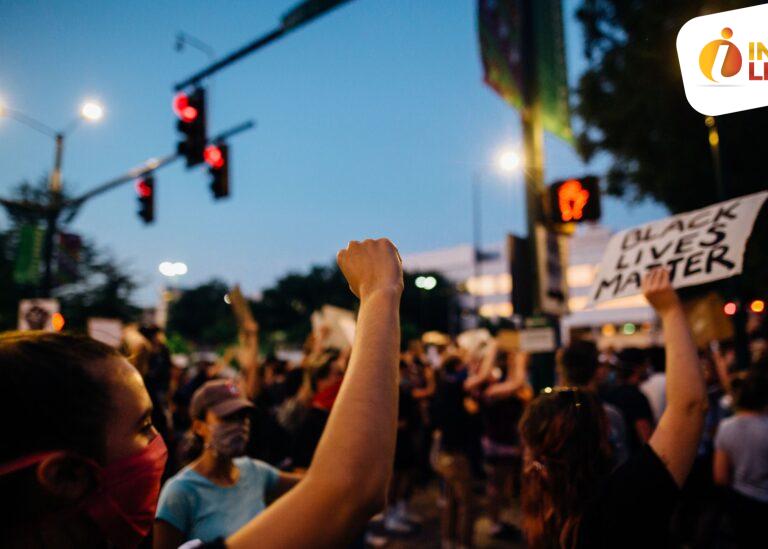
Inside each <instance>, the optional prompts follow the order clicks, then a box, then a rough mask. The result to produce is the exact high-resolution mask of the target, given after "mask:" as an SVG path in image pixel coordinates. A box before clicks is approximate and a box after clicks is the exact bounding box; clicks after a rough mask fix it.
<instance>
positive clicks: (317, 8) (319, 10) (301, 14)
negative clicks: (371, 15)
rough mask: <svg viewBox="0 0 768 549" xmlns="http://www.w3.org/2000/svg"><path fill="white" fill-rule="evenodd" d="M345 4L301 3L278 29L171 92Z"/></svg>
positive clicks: (334, 0) (325, 1)
mask: <svg viewBox="0 0 768 549" xmlns="http://www.w3.org/2000/svg"><path fill="white" fill-rule="evenodd" d="M346 2H349V0H306V1H305V2H302V3H301V4H299V5H298V6H296V7H295V8H293V9H292V10H290V11H289V12H288V13H286V14H285V15H284V16H283V17H282V21H281V23H280V26H279V27H277V28H276V29H274V30H273V31H270V32H268V33H267V34H265V35H263V36H260V37H259V38H257V39H255V40H253V41H252V42H249V43H248V44H246V45H245V46H243V47H242V48H240V49H238V50H235V51H233V52H232V53H230V54H229V55H227V56H226V57H224V58H222V59H220V60H219V61H215V62H214V63H212V64H211V65H209V66H207V67H206V68H204V69H203V70H201V71H199V72H197V73H195V74H193V75H192V76H190V77H189V78H187V79H186V80H182V81H181V82H179V83H177V84H175V85H174V86H173V90H174V91H181V90H183V89H184V88H187V87H190V86H195V85H197V84H199V83H200V82H201V81H203V80H204V79H206V78H208V77H209V76H212V75H213V74H215V73H217V72H219V71H220V70H222V69H224V68H226V67H228V66H229V65H232V64H233V63H236V62H237V61H239V60H240V59H242V58H243V57H246V56H247V55H249V54H251V53H253V52H255V51H256V50H259V49H261V48H263V47H264V46H267V45H269V44H271V43H272V42H274V41H275V40H277V39H278V38H281V37H282V36H283V35H285V34H287V33H288V32H290V31H292V30H295V29H296V28H298V27H299V26H301V25H303V24H305V23H308V22H309V21H311V20H313V19H315V18H317V17H319V16H320V15H323V14H324V13H327V12H328V11H329V10H331V9H333V8H335V7H337V6H339V5H341V4H344V3H346Z"/></svg>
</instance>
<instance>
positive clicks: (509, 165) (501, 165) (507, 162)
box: [472, 146, 522, 314]
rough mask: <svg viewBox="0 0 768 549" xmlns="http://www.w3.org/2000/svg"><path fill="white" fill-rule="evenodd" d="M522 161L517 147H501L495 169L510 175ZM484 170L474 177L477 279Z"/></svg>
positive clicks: (476, 300)
mask: <svg viewBox="0 0 768 549" xmlns="http://www.w3.org/2000/svg"><path fill="white" fill-rule="evenodd" d="M521 165H522V161H521V158H520V154H519V153H518V152H517V150H516V149H514V148H512V147H509V146H506V147H502V148H501V149H499V150H498V151H497V152H496V154H495V157H494V162H493V164H492V166H493V169H494V171H495V172H496V173H497V174H503V175H509V174H512V173H514V172H516V171H517V170H518V169H519V168H520V166H521ZM482 176H483V171H482V170H477V171H475V174H474V177H473V178H472V242H473V244H472V251H473V253H472V276H473V277H474V278H475V280H478V279H479V277H480V261H481V255H482V251H481V249H480V247H481V232H482V209H481V201H480V186H481V183H482ZM474 308H475V314H478V311H479V310H480V296H479V295H477V294H475V297H474Z"/></svg>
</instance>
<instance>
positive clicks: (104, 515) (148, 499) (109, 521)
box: [0, 435, 168, 547]
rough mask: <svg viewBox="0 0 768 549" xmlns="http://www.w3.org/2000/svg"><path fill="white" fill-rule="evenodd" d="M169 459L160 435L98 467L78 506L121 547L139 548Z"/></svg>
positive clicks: (33, 459) (28, 460)
mask: <svg viewBox="0 0 768 549" xmlns="http://www.w3.org/2000/svg"><path fill="white" fill-rule="evenodd" d="M57 453H59V452H46V453H43V454H35V455H30V456H25V457H23V458H20V459H17V460H14V461H12V462H9V463H6V464H4V465H1V466H0V476H3V475H6V474H10V473H13V472H15V471H19V470H21V469H25V468H27V467H30V466H32V465H36V464H38V463H40V462H41V461H43V460H44V459H46V458H48V457H50V456H52V455H55V454H57ZM167 459H168V448H167V447H166V446H165V442H164V441H163V437H161V436H160V435H157V436H156V437H155V438H154V439H152V442H150V443H149V444H148V445H147V447H146V448H144V449H143V450H141V451H140V452H138V453H136V454H133V455H131V456H128V457H126V458H123V459H119V460H117V461H113V462H112V463H109V464H108V465H106V466H105V467H101V466H100V465H98V464H97V463H95V462H91V463H92V465H93V466H94V468H95V469H96V474H97V478H98V482H99V485H98V486H97V488H96V489H95V490H94V491H93V492H91V493H90V494H88V495H86V496H85V498H84V499H83V501H82V502H81V503H80V504H79V505H78V507H77V508H78V509H80V510H82V511H83V512H84V513H85V514H87V515H88V516H89V517H90V518H91V519H92V520H93V522H95V523H96V525H97V526H98V527H99V529H100V530H101V532H102V534H104V536H105V537H106V538H107V539H108V540H109V541H111V542H112V543H113V544H114V545H115V546H117V547H135V546H136V545H138V544H139V542H141V540H142V539H143V538H144V537H145V536H146V535H147V534H149V531H150V530H151V529H152V524H153V522H154V519H155V511H156V510H157V499H158V495H159V494H160V479H161V477H162V475H163V471H164V470H165V462H166V461H167Z"/></svg>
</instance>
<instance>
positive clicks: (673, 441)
mask: <svg viewBox="0 0 768 549" xmlns="http://www.w3.org/2000/svg"><path fill="white" fill-rule="evenodd" d="M643 293H644V294H645V297H646V299H648V301H649V302H650V304H651V305H652V306H653V308H654V309H656V313H657V314H658V315H659V317H660V318H661V324H662V328H663V330H664V346H665V349H666V355H667V388H666V391H667V407H666V409H665V410H664V413H663V414H662V416H661V418H660V419H659V425H658V427H656V430H655V431H654V432H653V434H652V435H651V439H650V441H649V444H650V445H651V448H653V450H654V451H655V452H656V455H658V456H659V457H660V458H661V460H662V461H663V462H664V464H665V465H666V466H667V469H668V470H669V472H670V474H671V475H672V477H673V478H674V479H675V482H676V483H677V485H678V486H682V485H683V483H684V482H685V479H686V477H687V476H688V473H689V472H690V470H691V466H692V465H693V460H694V458H695V457H696V450H697V448H698V446H699V439H700V438H701V432H702V429H703V427H704V414H705V412H706V409H707V392H706V387H705V385H704V376H703V375H702V372H701V368H700V367H699V361H698V356H697V354H696V345H695V344H694V343H693V336H692V335H691V330H690V328H689V327H688V320H687V318H686V316H685V312H684V311H683V307H682V305H681V303H680V300H679V299H678V297H677V293H675V290H674V289H672V285H671V284H670V281H669V272H668V271H667V270H665V269H654V270H653V271H650V272H649V273H648V274H646V276H645V278H644V279H643Z"/></svg>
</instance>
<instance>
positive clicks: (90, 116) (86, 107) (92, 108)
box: [80, 101, 104, 122]
mask: <svg viewBox="0 0 768 549" xmlns="http://www.w3.org/2000/svg"><path fill="white" fill-rule="evenodd" d="M80 115H81V116H82V117H83V118H85V119H86V120H90V121H91V122H96V121H98V120H101V119H102V117H103V116H104V107H102V106H101V105H99V104H98V103H96V102H95V101H86V102H85V103H83V106H82V107H81V108H80Z"/></svg>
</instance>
